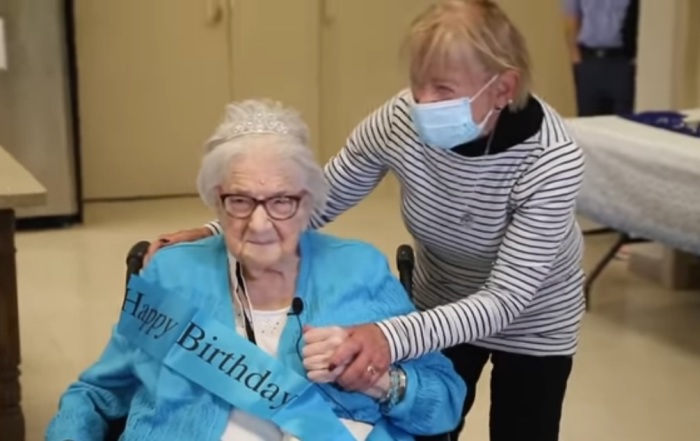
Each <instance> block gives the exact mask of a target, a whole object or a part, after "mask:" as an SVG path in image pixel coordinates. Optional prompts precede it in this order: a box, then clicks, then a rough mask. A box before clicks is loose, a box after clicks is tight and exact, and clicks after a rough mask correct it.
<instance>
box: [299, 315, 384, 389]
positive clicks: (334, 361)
mask: <svg viewBox="0 0 700 441" xmlns="http://www.w3.org/2000/svg"><path fill="white" fill-rule="evenodd" d="M303 332H304V334H303V338H304V342H305V346H304V349H303V351H302V358H303V361H304V367H305V368H306V370H307V376H308V378H309V380H311V381H313V382H315V383H336V384H337V385H338V386H340V387H341V388H343V389H344V390H347V391H356V392H363V393H366V394H368V395H370V396H372V397H374V398H379V397H380V396H382V394H383V392H384V391H385V390H386V389H387V388H388V383H389V381H388V377H389V376H388V374H387V371H388V369H389V363H390V361H391V354H390V352H389V343H388V342H387V340H386V337H384V334H383V333H382V331H381V330H380V329H379V327H378V326H377V325H375V324H365V325H360V326H355V327H351V328H341V327H337V326H333V327H325V328H314V327H311V326H305V327H304V329H303Z"/></svg>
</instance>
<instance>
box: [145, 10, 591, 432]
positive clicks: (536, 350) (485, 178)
mask: <svg viewBox="0 0 700 441" xmlns="http://www.w3.org/2000/svg"><path fill="white" fill-rule="evenodd" d="M406 47H407V48H408V54H409V56H410V71H409V72H408V73H409V74H410V77H409V78H410V89H406V90H402V91H401V92H399V93H398V94H397V95H395V96H393V97H391V98H390V99H389V100H388V101H387V102H386V103H385V104H383V105H382V106H381V107H380V108H379V109H377V110H376V111H375V112H373V113H372V114H371V115H370V116H368V117H367V118H366V119H365V120H364V121H363V122H362V123H361V124H360V125H359V126H358V127H357V128H356V129H355V130H354V131H353V133H352V135H351V136H350V138H349V140H348V142H347V144H346V145H345V147H343V148H342V149H341V150H340V152H339V153H338V154H337V155H336V156H335V157H334V158H332V159H331V160H330V162H329V163H328V165H327V166H326V169H325V172H326V178H327V180H328V182H330V184H331V192H330V202H329V204H328V205H327V206H326V208H325V209H324V210H323V211H321V212H319V213H317V215H316V216H314V217H313V223H312V226H313V227H314V228H319V227H322V226H323V225H324V224H326V223H328V222H331V221H332V220H333V219H335V218H336V216H338V215H340V214H341V213H343V212H344V211H345V210H347V209H349V208H350V207H352V206H354V205H355V204H357V203H358V202H359V201H360V200H362V198H364V197H365V196H366V195H367V194H368V193H369V192H370V191H372V189H374V188H375V187H376V186H377V184H378V183H379V181H380V180H381V179H382V178H383V177H384V176H385V174H386V173H387V172H388V171H391V172H393V173H394V174H395V175H396V177H397V179H398V181H399V183H400V184H401V198H402V199H401V207H402V211H403V219H404V220H405V223H406V227H407V229H408V230H409V232H410V233H411V234H412V235H413V237H414V239H415V245H416V252H417V254H416V270H415V273H414V278H413V279H414V280H413V282H414V296H415V299H416V303H417V305H418V307H419V308H420V309H422V310H423V311H422V312H420V313H413V314H409V315H407V316H404V317H400V318H395V319H390V320H385V321H381V322H379V323H378V325H379V326H376V325H375V324H367V325H364V326H360V327H356V328H353V329H351V330H350V334H351V335H350V338H349V339H348V340H346V342H345V343H344V344H343V345H342V346H341V348H340V349H339V351H338V352H337V353H336V355H335V356H334V359H333V361H334V363H336V364H339V365H340V364H343V363H346V362H348V360H351V359H353V360H354V361H352V363H351V364H350V365H349V367H348V368H347V369H346V370H345V371H344V372H343V374H342V375H341V376H340V377H339V379H338V382H339V383H340V384H342V385H343V386H344V387H345V388H348V389H358V390H361V389H362V388H364V387H366V386H367V385H368V384H371V383H372V382H373V381H375V380H376V378H377V376H378V375H380V374H381V373H382V372H384V370H385V369H386V368H387V367H388V366H390V364H391V363H393V362H396V361H398V360H406V359H411V358H414V357H418V356H421V355H422V354H426V353H429V352H432V351H438V350H444V351H445V354H446V355H447V356H448V357H449V358H450V359H451V360H452V361H453V362H454V364H455V367H456V369H457V371H458V372H459V373H460V375H461V376H462V378H464V380H465V381H466V383H467V387H468V388H469V392H470V393H469V394H468V395H467V398H466V401H465V403H464V413H465V415H466V414H467V413H468V412H469V410H470V409H471V407H472V404H473V402H474V397H475V394H474V393H473V392H474V391H476V384H477V382H478V381H479V377H480V376H481V371H482V369H483V367H484V366H485V365H486V363H487V362H489V361H490V362H491V364H492V365H493V370H492V371H491V372H492V373H491V412H490V418H491V422H490V429H491V440H492V441H510V440H513V439H527V440H538V441H555V440H557V439H558V436H559V421H560V419H561V414H562V406H563V401H564V395H565V392H566V387H567V382H568V379H569V374H570V372H571V368H572V363H573V356H574V354H575V352H576V348H577V344H578V340H579V332H580V324H581V317H582V316H583V311H584V296H583V271H582V269H581V257H582V250H583V239H582V234H581V231H580V228H579V226H578V224H577V222H576V217H575V205H576V197H577V194H578V192H579V189H580V187H581V183H582V178H583V169H584V160H583V154H582V152H581V150H580V148H579V147H578V146H577V145H576V142H575V141H574V139H573V138H572V137H571V135H570V134H569V132H568V131H567V128H566V125H565V124H564V121H563V120H562V118H561V117H560V116H559V115H558V114H557V112H556V111H555V110H554V109H552V108H551V107H550V106H549V105H547V103H545V102H544V101H542V100H541V99H540V98H538V97H536V96H534V95H533V93H532V90H531V82H532V81H531V72H530V59H529V54H528V50H527V45H526V42H525V40H524V38H523V36H522V34H521V33H520V32H519V31H518V29H517V28H516V27H515V26H514V24H513V23H512V22H511V20H510V19H509V18H508V17H507V16H506V15H505V14H504V12H503V11H502V10H501V8H500V7H499V6H498V4H497V3H496V2H494V1H491V0H438V1H435V2H431V5H430V6H429V7H428V8H427V9H426V11H425V12H423V13H422V14H421V15H420V16H419V17H418V18H417V19H416V20H415V22H414V23H413V25H412V27H411V30H410V33H409V35H408V39H407V45H406ZM217 228H218V227H217V225H216V223H213V224H210V225H208V228H200V229H194V230H189V231H182V232H178V233H174V234H170V235H166V236H165V237H162V238H161V241H155V242H154V243H153V244H152V245H153V246H152V249H151V251H154V250H155V249H157V248H158V247H160V246H162V245H164V244H165V243H166V242H169V243H175V242H179V241H187V240H196V239H198V238H201V237H206V236H208V235H210V234H212V233H214V234H216V233H217ZM461 428H462V425H461V424H460V427H458V428H457V429H456V430H455V433H454V435H457V434H458V433H459V432H460V430H461ZM456 438H457V436H453V439H456Z"/></svg>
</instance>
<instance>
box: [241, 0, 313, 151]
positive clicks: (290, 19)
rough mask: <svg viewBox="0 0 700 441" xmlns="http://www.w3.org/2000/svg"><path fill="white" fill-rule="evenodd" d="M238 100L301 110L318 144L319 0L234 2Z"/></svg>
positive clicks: (251, 0) (243, 0) (245, 0)
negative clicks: (264, 101) (256, 100)
mask: <svg viewBox="0 0 700 441" xmlns="http://www.w3.org/2000/svg"><path fill="white" fill-rule="evenodd" d="M231 42H232V49H231V53H232V63H231V65H232V88H233V96H234V98H235V99H237V100H238V99H245V98H260V97H266V98H272V99H275V100H278V101H282V102H284V103H285V104H287V105H290V106H293V107H295V108H296V109H297V110H299V111H300V112H301V113H302V115H303V117H304V119H305V121H306V123H307V124H308V125H309V129H310V132H311V139H312V143H313V145H314V149H316V150H317V152H318V144H319V141H320V140H319V136H318V131H319V107H320V102H319V74H320V72H319V55H320V54H319V48H320V36H319V2H318V1H317V0H231Z"/></svg>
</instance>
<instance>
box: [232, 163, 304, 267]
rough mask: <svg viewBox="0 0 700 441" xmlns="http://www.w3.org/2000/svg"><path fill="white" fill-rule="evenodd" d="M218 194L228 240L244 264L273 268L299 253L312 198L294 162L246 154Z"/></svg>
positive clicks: (236, 164) (233, 252)
mask: <svg viewBox="0 0 700 441" xmlns="http://www.w3.org/2000/svg"><path fill="white" fill-rule="evenodd" d="M220 194H221V209H222V211H223V213H222V215H221V216H220V217H221V221H222V225H223V229H224V235H225V237H226V244H227V246H228V249H229V251H230V252H231V253H232V254H233V255H234V256H235V257H236V258H237V259H239V260H240V261H241V262H243V264H244V265H250V266H254V267H257V268H268V267H274V266H275V265H278V264H280V263H282V262H284V261H285V259H288V258H289V257H293V256H294V255H296V252H297V246H298V243H299V235H300V234H301V232H302V231H303V230H304V228H305V227H306V225H307V224H308V220H309V215H310V201H309V199H310V198H309V196H308V195H307V194H306V192H305V191H304V188H303V186H302V179H301V173H300V171H299V170H298V168H297V167H296V166H295V165H294V164H293V163H290V162H288V161H285V160H281V159H279V158H278V157H275V155H272V154H266V153H253V154H250V155H247V156H244V157H242V158H241V159H240V160H236V161H235V162H234V163H233V164H232V165H231V166H230V168H229V173H228V179H227V180H226V182H225V183H224V185H223V186H222V187H221V189H220Z"/></svg>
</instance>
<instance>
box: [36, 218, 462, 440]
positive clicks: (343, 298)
mask: <svg viewBox="0 0 700 441" xmlns="http://www.w3.org/2000/svg"><path fill="white" fill-rule="evenodd" d="M300 253H301V264H300V271H299V276H298V278H297V295H299V296H302V297H303V300H304V309H303V312H302V314H301V316H300V319H301V323H303V324H310V325H312V326H332V325H339V326H349V325H355V324H360V323H365V322H372V321H379V320H382V319H385V318H388V317H391V316H395V315H399V314H406V313H409V312H411V311H413V310H414V308H413V306H412V304H411V302H410V301H409V299H408V296H407V295H406V292H405V291H404V289H403V288H402V286H401V284H400V283H399V282H398V280H397V279H396V278H395V277H394V276H393V275H392V274H391V272H390V269H389V266H388V264H387V261H386V259H385V257H384V256H383V255H382V254H381V253H380V252H379V251H378V250H377V249H376V248H374V247H372V246H371V245H368V244H366V243H362V242H358V241H351V240H345V239H339V238H335V237H331V236H328V235H325V234H322V233H319V232H314V231H308V232H305V233H303V234H302V236H301V239H300ZM228 268H229V266H228V258H227V253H226V247H225V245H224V241H223V237H222V236H215V237H211V238H207V239H205V240H202V241H199V242H194V243H185V244H178V245H174V246H171V247H167V248H164V249H163V250H161V251H159V252H158V253H157V254H156V255H155V257H154V259H153V260H152V261H151V262H150V263H149V265H148V266H147V267H146V269H145V270H144V272H143V274H142V277H143V278H144V279H146V280H149V281H151V282H157V283H158V284H160V285H161V286H162V287H164V288H165V289H174V290H177V291H179V292H198V293H206V294H204V295H202V294H199V295H197V296H192V297H191V298H190V300H191V301H192V302H193V303H194V304H195V306H197V307H199V308H202V309H206V310H208V311H210V312H211V313H212V314H213V316H214V317H215V318H216V319H218V320H219V321H221V322H222V323H224V324H228V325H230V326H231V327H232V328H233V327H234V322H233V317H234V310H233V304H232V301H231V296H230V290H229V273H228ZM194 287H196V289H192V288H194ZM188 288H190V289H188ZM300 332H301V330H300V329H299V324H298V322H297V321H296V320H288V321H287V324H286V326H285V328H284V331H283V334H282V337H281V338H280V342H279V355H278V358H279V359H280V360H281V361H282V362H283V363H285V364H286V365H287V366H289V367H290V368H292V369H294V370H295V371H297V372H298V373H300V374H302V375H305V371H304V367H303V365H302V360H301V357H300V356H299V353H298V352H297V348H296V342H297V339H298V337H299V334H300ZM401 366H402V368H403V369H404V370H405V371H406V374H407V376H408V388H407V392H406V396H405V399H404V400H403V401H402V402H401V403H399V404H398V405H396V406H395V407H394V408H393V409H391V410H390V411H388V413H386V414H383V413H382V412H381V410H380V407H379V406H378V405H377V404H376V402H375V400H373V399H372V398H370V397H368V396H366V395H364V394H360V393H351V392H344V391H341V390H338V389H337V388H335V387H333V386H331V385H321V386H320V387H322V388H323V389H324V391H325V392H326V393H327V394H329V395H330V396H332V397H333V398H334V401H336V402H338V403H340V404H341V405H342V408H341V407H339V406H338V405H337V404H336V403H333V402H331V401H330V400H329V402H328V405H329V406H330V407H331V408H333V410H334V412H335V413H336V415H338V416H339V417H343V418H348V419H352V420H355V421H363V422H368V423H371V424H374V425H375V427H374V429H373V431H372V432H371V433H370V436H369V438H368V439H369V440H370V441H384V440H411V439H413V437H412V436H409V435H408V433H411V434H414V435H429V434H436V433H442V432H447V431H450V430H451V429H453V428H454V427H455V426H456V425H457V423H458V422H459V419H460V414H461V408H462V404H463V402H464V397H465V395H466V387H465V384H464V382H463V381H462V380H461V379H460V377H458V376H457V374H456V373H455V371H454V370H453V367H452V365H451V363H450V361H449V360H447V359H446V358H445V357H444V356H442V355H441V354H437V353H436V354H429V355H426V356H424V357H422V358H420V359H417V360H411V361H407V362H405V363H402V364H401ZM230 411H231V407H230V405H228V404H227V403H225V402H223V401H222V400H221V399H219V398H217V397H216V396H214V395H212V394H210V393H208V392H206V391H204V390H203V389H201V388H199V387H198V386H196V385H194V384H192V383H189V382H188V381H187V380H185V379H184V378H183V377H180V376H178V375H177V374H175V373H174V372H172V371H170V370H169V369H168V368H166V367H163V366H162V365H161V364H159V363H158V362H156V361H155V360H154V359H152V358H151V357H150V356H149V355H147V354H145V353H144V352H143V351H142V350H141V349H136V348H134V347H133V346H132V345H131V344H130V343H129V342H128V341H126V340H125V338H124V337H122V336H121V335H120V334H118V333H117V332H116V331H115V332H114V333H113V335H112V338H111V340H110V341H109V343H108V345H107V348H106V349H105V351H104V353H103V354H102V356H101V358H100V359H99V360H98V361H97V362H96V363H95V364H94V365H92V366H91V367H90V368H89V369H87V370H86V371H85V372H83V373H82V374H81V375H80V378H79V380H78V381H77V382H75V383H73V384H72V385H71V386H70V387H69V388H68V390H67V391H66V392H65V393H64V394H63V396H62V397H61V400H60V405H59V411H58V413H57V415H56V416H55V417H54V418H53V420H52V421H51V423H50V424H49V427H48V430H47V434H46V439H47V441H64V440H68V439H70V440H74V441H98V440H101V439H102V438H103V437H104V433H105V431H106V429H107V423H106V420H112V419H117V418H120V417H124V416H126V415H128V422H127V426H126V431H125V433H124V438H123V440H127V441H132V440H133V441H137V440H144V441H145V440H148V441H177V440H198V441H219V440H220V438H221V436H222V434H223V432H224V429H225V427H226V424H227V421H228V418H229V413H230ZM347 412H349V413H350V415H348V414H347Z"/></svg>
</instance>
